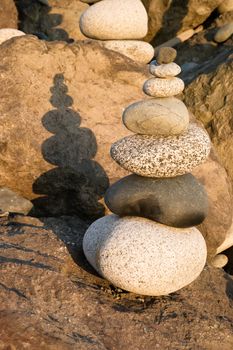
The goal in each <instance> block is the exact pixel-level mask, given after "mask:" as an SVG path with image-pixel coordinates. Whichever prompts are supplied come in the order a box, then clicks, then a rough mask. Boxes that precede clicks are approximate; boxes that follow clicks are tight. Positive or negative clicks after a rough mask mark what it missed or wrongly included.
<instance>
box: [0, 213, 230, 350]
mask: <svg viewBox="0 0 233 350" xmlns="http://www.w3.org/2000/svg"><path fill="white" fill-rule="evenodd" d="M26 219H27V220H26ZM86 228H87V224H86V223H85V222H82V221H81V220H80V219H77V218H75V217H74V218H71V217H63V218H59V219H58V218H56V219H55V218H47V219H43V220H42V221H39V220H35V219H33V218H25V221H24V223H23V222H21V221H20V222H12V223H10V224H8V226H2V225H1V226H0V233H1V239H2V242H1V262H2V268H1V287H0V302H1V321H0V328H1V338H0V347H2V348H3V349H4V348H7V347H8V348H12V349H14V348H16V349H21V348H23V347H25V343H26V344H27V345H26V346H27V347H28V348H29V349H38V348H39V349H40V350H48V349H56V350H57V349H59V350H73V349H78V350H106V349H116V350H148V349H154V348H156V347H157V345H159V347H160V348H161V349H164V350H170V349H171V346H173V347H174V348H177V349H179V348H180V347H181V346H182V347H183V348H186V347H190V348H192V349H195V348H200V349H203V350H219V344H220V343H221V349H223V350H231V349H232V344H233V335H232V321H233V308H232V306H233V280H232V278H231V277H230V276H229V275H227V274H226V273H224V272H223V271H222V270H221V269H214V268H207V267H206V268H205V269H204V271H203V272H202V274H201V275H200V277H198V279H197V280H195V281H194V282H193V283H192V284H190V285H189V286H187V287H185V288H183V289H181V290H180V291H179V292H177V293H174V294H171V295H170V296H167V297H156V298H155V297H154V298H153V297H142V296H138V295H135V294H131V293H126V292H124V291H122V290H119V289H116V288H113V287H112V285H110V284H109V283H107V282H106V281H105V280H103V279H102V278H99V277H97V276H95V275H94V272H93V270H92V269H91V268H90V267H89V264H88V263H87V262H86V260H85V259H84V257H83V253H82V237H83V234H84V232H85V230H86ZM69 252H70V254H72V257H73V259H72V258H71V257H70V254H69ZM74 261H75V262H76V263H74ZM174 323H175V327H174ZM119 325H120V327H121V336H120V337H119V333H118V332H116V329H119Z"/></svg>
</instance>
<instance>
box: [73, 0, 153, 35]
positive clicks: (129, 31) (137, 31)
mask: <svg viewBox="0 0 233 350" xmlns="http://www.w3.org/2000/svg"><path fill="white" fill-rule="evenodd" d="M80 29H81V31H82V33H83V34H84V35H85V36H87V37H89V38H92V39H99V40H124V39H141V38H143V37H144V36H146V34H147V30H148V17H147V12H146V10H145V8H144V6H143V4H142V3H141V1H140V0H103V1H100V2H98V3H96V4H94V5H93V6H90V8H89V9H88V10H87V11H85V12H84V13H83V15H82V16H81V18H80Z"/></svg>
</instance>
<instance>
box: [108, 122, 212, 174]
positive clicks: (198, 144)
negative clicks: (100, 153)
mask: <svg viewBox="0 0 233 350" xmlns="http://www.w3.org/2000/svg"><path fill="white" fill-rule="evenodd" d="M209 151H210V140H209V137H208V135H207V134H206V132H205V131H203V130H202V129H201V128H200V127H198V126H197V125H195V124H190V126H189V129H188V132H187V133H186V134H184V135H180V136H170V137H166V138H162V137H161V138H159V137H155V136H147V135H132V136H128V137H125V138H123V139H121V140H119V141H117V142H115V143H114V144H113V145H112V147H111V156H112V158H113V159H114V160H115V161H116V162H117V163H118V164H119V165H120V166H121V167H123V168H124V169H126V170H128V171H131V172H133V173H136V174H138V175H141V176H148V177H172V176H177V175H182V174H185V173H187V172H190V171H192V169H193V168H195V167H196V166H198V165H199V164H201V163H203V162H204V161H205V160H206V158H207V157H208V154H209Z"/></svg>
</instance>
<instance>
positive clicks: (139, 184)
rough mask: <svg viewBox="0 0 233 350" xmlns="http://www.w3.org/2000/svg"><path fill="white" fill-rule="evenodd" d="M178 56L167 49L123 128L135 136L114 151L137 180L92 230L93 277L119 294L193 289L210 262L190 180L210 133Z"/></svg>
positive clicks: (112, 194)
mask: <svg viewBox="0 0 233 350" xmlns="http://www.w3.org/2000/svg"><path fill="white" fill-rule="evenodd" d="M175 57H176V51H175V50H174V49H172V48H162V49H160V51H159V52H158V55H157V57H156V61H153V62H152V63H151V65H150V72H151V74H153V75H154V77H153V78H151V79H149V80H147V81H146V82H145V83H144V86H143V90H144V92H145V93H146V94H147V95H149V96H150V97H151V98H150V99H146V100H143V101H139V102H136V103H133V104H132V105H130V106H128V107H127V108H126V109H125V111H124V113H123V123H124V125H125V126H126V127H127V128H128V129H129V130H130V131H133V132H134V133H135V134H134V135H130V136H127V137H125V138H123V139H121V140H119V141H117V142H115V143H114V144H113V145H112V147H111V156H112V158H113V159H114V160H115V161H116V162H117V163H118V164H119V165H120V166H121V167H123V168H124V169H126V170H128V171H131V172H133V174H132V175H129V176H127V177H124V178H122V179H121V180H119V181H118V182H116V183H114V184H113V185H112V186H111V187H110V188H109V189H108V191H107V192H106V194H105V202H106V205H107V206H108V208H109V209H110V210H111V211H112V212H113V213H114V214H113V215H109V216H106V217H104V218H101V219H99V220H97V221H95V222H94V223H93V224H92V225H91V226H90V227H89V229H88V230H87V232H86V234H85V236H84V241H83V249H84V253H85V255H86V258H87V260H88V261H89V262H90V264H91V265H92V266H93V267H94V268H95V269H96V271H97V272H98V273H99V274H100V275H102V276H103V277H105V278H106V279H107V280H109V281H110V282H111V283H113V284H114V285H115V286H117V287H120V288H122V289H125V290H128V291H131V292H134V293H137V294H144V295H153V296H159V295H166V294H169V293H171V292H175V291H177V290H179V289H180V288H182V287H184V286H186V285H188V284H189V283H191V282H192V281H194V280H195V279H196V278H197V277H198V276H199V274H200V273H201V271H202V269H203V268H204V265H205V262H206V254H207V252H206V244H205V240H204V238H203V236H202V234H201V233H200V232H199V231H198V230H197V228H195V227H194V226H195V225H199V224H200V223H201V222H202V221H203V220H204V219H205V217H206V216H207V212H208V199H207V194H206V192H205V189H204V187H203V186H202V185H201V184H200V183H199V182H198V181H197V180H196V178H195V177H194V176H193V175H192V174H191V173H190V172H191V171H192V170H193V168H195V167H196V166H198V165H199V164H201V163H203V162H204V161H205V160H206V158H207V157H208V154H209V152H210V140H209V137H208V135H207V133H206V132H205V131H204V130H203V129H202V128H201V127H200V126H198V125H197V124H194V123H190V122H189V113H188V110H187V108H186V106H185V105H184V103H183V102H182V101H180V100H179V99H177V98H175V97H174V96H175V95H177V94H179V93H181V92H182V91H183V89H184V83H183V81H182V80H181V79H179V78H177V77H176V75H178V74H179V73H180V67H179V66H178V65H177V64H176V63H174V62H173V61H174V59H175Z"/></svg>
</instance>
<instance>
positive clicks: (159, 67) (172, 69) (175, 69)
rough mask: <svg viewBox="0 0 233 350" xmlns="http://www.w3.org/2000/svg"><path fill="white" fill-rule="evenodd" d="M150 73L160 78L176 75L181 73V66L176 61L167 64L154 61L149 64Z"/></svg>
mask: <svg viewBox="0 0 233 350" xmlns="http://www.w3.org/2000/svg"><path fill="white" fill-rule="evenodd" d="M149 70H150V73H151V74H153V75H155V76H156V77H158V78H167V77H175V76H176V75H178V74H180V72H181V68H180V66H178V64H176V63H175V62H171V63H167V64H158V63H157V62H156V61H152V62H151V63H150V66H149Z"/></svg>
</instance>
